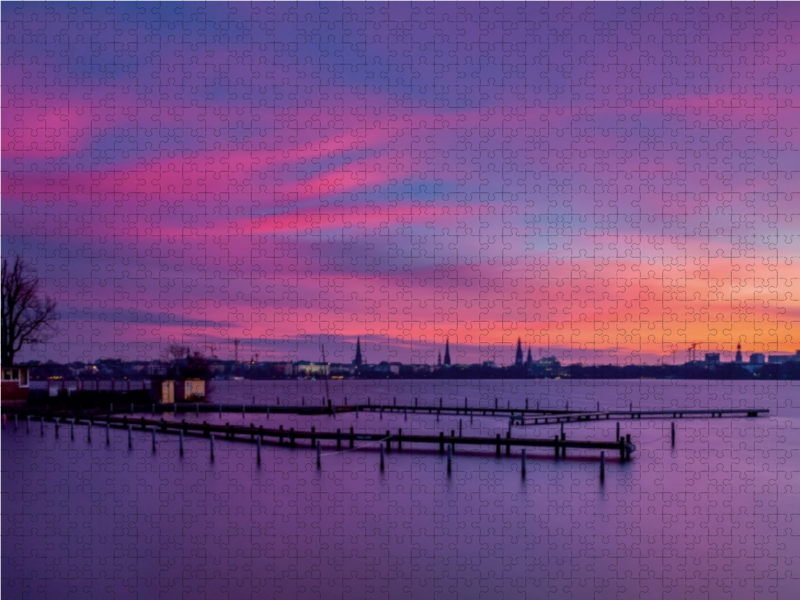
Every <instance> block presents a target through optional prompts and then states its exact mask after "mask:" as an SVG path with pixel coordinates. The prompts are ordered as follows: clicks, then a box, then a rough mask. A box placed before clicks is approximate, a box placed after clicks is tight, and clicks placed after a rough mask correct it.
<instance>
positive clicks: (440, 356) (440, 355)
mask: <svg viewBox="0 0 800 600" xmlns="http://www.w3.org/2000/svg"><path fill="white" fill-rule="evenodd" d="M437 364H438V365H439V366H440V367H441V366H442V351H441V350H439V362H438V363H437Z"/></svg>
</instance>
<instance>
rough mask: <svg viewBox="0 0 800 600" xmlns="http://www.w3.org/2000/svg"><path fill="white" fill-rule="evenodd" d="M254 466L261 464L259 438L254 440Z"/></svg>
mask: <svg viewBox="0 0 800 600" xmlns="http://www.w3.org/2000/svg"><path fill="white" fill-rule="evenodd" d="M256 464H257V465H260V464H261V437H260V436H259V437H258V438H256Z"/></svg>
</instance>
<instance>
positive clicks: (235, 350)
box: [233, 339, 241, 365]
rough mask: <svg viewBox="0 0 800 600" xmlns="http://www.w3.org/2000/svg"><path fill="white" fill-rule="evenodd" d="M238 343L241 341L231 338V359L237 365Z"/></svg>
mask: <svg viewBox="0 0 800 600" xmlns="http://www.w3.org/2000/svg"><path fill="white" fill-rule="evenodd" d="M239 344H241V342H240V341H239V340H238V339H236V340H233V361H234V362H235V363H236V364H237V365H238V364H239Z"/></svg>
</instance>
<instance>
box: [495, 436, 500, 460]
mask: <svg viewBox="0 0 800 600" xmlns="http://www.w3.org/2000/svg"><path fill="white" fill-rule="evenodd" d="M496 439H497V452H496V454H497V458H500V434H499V433H498V434H497V438H496Z"/></svg>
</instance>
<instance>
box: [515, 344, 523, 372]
mask: <svg viewBox="0 0 800 600" xmlns="http://www.w3.org/2000/svg"><path fill="white" fill-rule="evenodd" d="M514 365H515V366H517V367H521V366H522V338H517V357H516V360H515V361H514Z"/></svg>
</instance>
